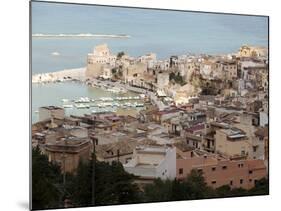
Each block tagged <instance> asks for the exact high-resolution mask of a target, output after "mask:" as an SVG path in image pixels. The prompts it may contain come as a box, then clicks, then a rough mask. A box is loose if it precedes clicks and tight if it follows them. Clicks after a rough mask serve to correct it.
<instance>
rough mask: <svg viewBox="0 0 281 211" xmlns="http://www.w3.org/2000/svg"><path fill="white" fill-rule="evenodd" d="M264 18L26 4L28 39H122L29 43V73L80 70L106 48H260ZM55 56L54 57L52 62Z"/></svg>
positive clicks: (163, 51) (137, 51) (164, 52)
mask: <svg viewBox="0 0 281 211" xmlns="http://www.w3.org/2000/svg"><path fill="white" fill-rule="evenodd" d="M267 24H268V23H267V18H266V17H257V16H240V15H221V14H207V13H194V12H177V11H163V10H147V9H129V8H118V7H104V6H90V5H89V6H85V5H72V4H57V3H42V2H33V3H32V33H33V34H35V33H42V34H60V33H64V34H68V33H69V34H80V33H83V34H84V33H91V34H127V35H130V36H131V37H130V38H128V39H118V38H112V39H88V38H81V39H79V38H74V39H70V38H66V39H61V38H60V39H58V38H55V39H42V38H33V39H32V65H33V66H32V67H33V69H32V71H33V73H40V72H48V71H55V70H61V69H66V68H75V67H82V66H85V63H86V55H87V53H89V52H90V51H92V49H93V47H94V46H95V45H97V44H101V43H107V44H108V45H109V47H110V48H111V49H112V51H113V52H114V53H116V52H119V51H125V52H127V53H129V54H130V55H132V56H139V55H143V54H145V53H149V52H155V53H157V55H158V58H160V59H161V58H166V57H168V56H170V55H173V54H184V53H210V54H217V53H230V52H236V51H237V50H238V49H239V47H240V46H241V45H242V44H250V45H262V46H266V45H267V41H268V25H267ZM52 52H59V53H60V56H59V57H55V56H52V55H51V53H52Z"/></svg>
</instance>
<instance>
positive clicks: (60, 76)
mask: <svg viewBox="0 0 281 211" xmlns="http://www.w3.org/2000/svg"><path fill="white" fill-rule="evenodd" d="M85 72H86V67H81V68H75V69H67V70H61V71H57V72H50V73H40V74H36V75H33V76H32V83H52V82H62V81H70V80H79V81H85V79H86V76H85Z"/></svg>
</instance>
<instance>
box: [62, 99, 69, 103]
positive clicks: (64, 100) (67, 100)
mask: <svg viewBox="0 0 281 211" xmlns="http://www.w3.org/2000/svg"><path fill="white" fill-rule="evenodd" d="M61 101H62V102H69V99H62V100H61Z"/></svg>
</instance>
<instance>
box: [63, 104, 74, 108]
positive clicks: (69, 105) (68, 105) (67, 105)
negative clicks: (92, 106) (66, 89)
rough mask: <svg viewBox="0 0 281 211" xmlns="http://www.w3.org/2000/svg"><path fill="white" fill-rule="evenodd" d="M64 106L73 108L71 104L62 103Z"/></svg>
mask: <svg viewBox="0 0 281 211" xmlns="http://www.w3.org/2000/svg"><path fill="white" fill-rule="evenodd" d="M62 106H63V107H64V108H73V105H71V104H65V105H62Z"/></svg>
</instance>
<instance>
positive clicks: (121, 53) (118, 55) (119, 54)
mask: <svg viewBox="0 0 281 211" xmlns="http://www.w3.org/2000/svg"><path fill="white" fill-rule="evenodd" d="M124 55H125V53H124V52H123V51H121V52H118V53H117V59H121V58H122V56H124Z"/></svg>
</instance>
